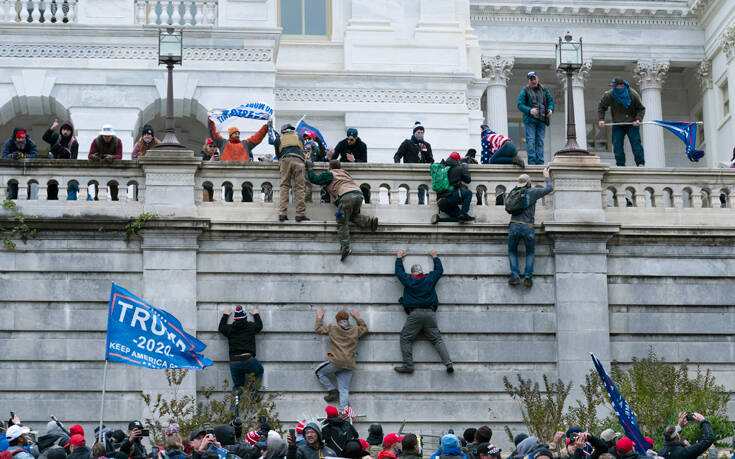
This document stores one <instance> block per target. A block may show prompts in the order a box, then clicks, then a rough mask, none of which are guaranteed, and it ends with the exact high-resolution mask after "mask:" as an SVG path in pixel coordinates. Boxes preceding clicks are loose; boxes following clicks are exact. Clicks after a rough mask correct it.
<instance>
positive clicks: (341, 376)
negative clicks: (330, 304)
mask: <svg viewBox="0 0 735 459" xmlns="http://www.w3.org/2000/svg"><path fill="white" fill-rule="evenodd" d="M352 317H354V318H355V321H357V326H354V325H352V324H351V323H350V316H349V315H348V314H347V311H345V310H344V309H343V310H341V311H339V312H338V313H337V316H336V317H335V319H336V322H334V323H331V324H328V325H324V310H323V309H319V310H318V311H317V312H316V324H315V325H314V331H316V332H317V333H319V334H321V335H327V336H329V341H330V343H329V352H328V353H327V361H326V362H324V363H322V364H321V365H319V366H318V367H317V369H316V377H317V378H319V382H321V383H322V384H323V385H324V387H326V388H327V390H328V391H329V393H328V394H327V395H326V396H325V397H324V400H325V401H327V402H336V401H337V400H339V411H340V413H341V412H342V410H344V408H345V406H347V405H349V398H350V382H351V381H352V370H354V369H355V366H356V363H355V356H356V352H355V350H356V349H357V342H358V341H359V340H360V337H361V336H363V335H364V334H366V333H367V331H368V328H367V325H366V324H365V321H364V320H362V319H361V318H360V313H359V312H357V309H353V310H352ZM332 375H334V378H335V379H336V380H337V388H336V389H335V387H334V383H333V382H332V378H331V376H332Z"/></svg>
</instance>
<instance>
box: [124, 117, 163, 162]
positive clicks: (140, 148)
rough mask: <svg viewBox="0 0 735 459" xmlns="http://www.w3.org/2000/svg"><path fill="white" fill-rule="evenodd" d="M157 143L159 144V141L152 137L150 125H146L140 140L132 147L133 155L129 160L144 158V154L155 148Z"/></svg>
mask: <svg viewBox="0 0 735 459" xmlns="http://www.w3.org/2000/svg"><path fill="white" fill-rule="evenodd" d="M159 143H161V141H160V140H158V139H157V138H156V136H155V135H154V132H153V126H151V125H150V124H146V125H145V126H143V130H142V132H141V138H140V140H138V141H137V142H136V143H135V146H134V147H133V154H132V156H131V158H132V159H138V158H142V157H143V156H145V154H146V153H148V150H150V149H151V148H153V147H155V146H156V145H158V144H159Z"/></svg>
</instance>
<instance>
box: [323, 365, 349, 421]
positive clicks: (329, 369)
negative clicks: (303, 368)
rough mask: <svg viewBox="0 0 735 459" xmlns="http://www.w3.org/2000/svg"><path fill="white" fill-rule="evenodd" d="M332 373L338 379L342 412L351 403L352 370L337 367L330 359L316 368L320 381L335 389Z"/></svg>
mask: <svg viewBox="0 0 735 459" xmlns="http://www.w3.org/2000/svg"><path fill="white" fill-rule="evenodd" d="M332 375H334V379H336V380H337V390H338V391H339V411H340V413H341V412H342V410H343V409H344V408H345V406H347V405H349V403H350V383H351V382H352V370H346V369H344V368H339V367H335V366H334V365H332V364H331V363H329V361H327V362H324V363H322V364H321V365H319V368H317V369H316V377H317V378H318V379H319V382H320V383H322V384H323V385H324V387H325V388H326V389H327V390H334V383H333V382H332V378H331V377H332Z"/></svg>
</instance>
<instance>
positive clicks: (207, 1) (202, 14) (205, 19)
mask: <svg viewBox="0 0 735 459" xmlns="http://www.w3.org/2000/svg"><path fill="white" fill-rule="evenodd" d="M217 3H218V2H217V0H175V1H161V0H135V23H136V24H147V25H166V24H169V25H174V26H186V27H211V26H214V25H216V24H217Z"/></svg>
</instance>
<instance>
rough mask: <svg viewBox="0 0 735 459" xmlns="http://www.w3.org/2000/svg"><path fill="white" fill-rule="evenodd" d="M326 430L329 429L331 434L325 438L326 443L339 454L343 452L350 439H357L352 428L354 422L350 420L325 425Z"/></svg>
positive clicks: (328, 431)
mask: <svg viewBox="0 0 735 459" xmlns="http://www.w3.org/2000/svg"><path fill="white" fill-rule="evenodd" d="M324 430H327V433H328V434H329V438H325V444H326V446H328V447H330V448H332V449H333V450H334V452H335V453H337V456H340V454H342V450H344V448H345V445H346V444H347V442H348V441H350V440H357V437H355V434H354V431H353V429H352V424H350V423H349V422H343V423H340V424H332V425H330V426H328V427H325V429H324Z"/></svg>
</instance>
